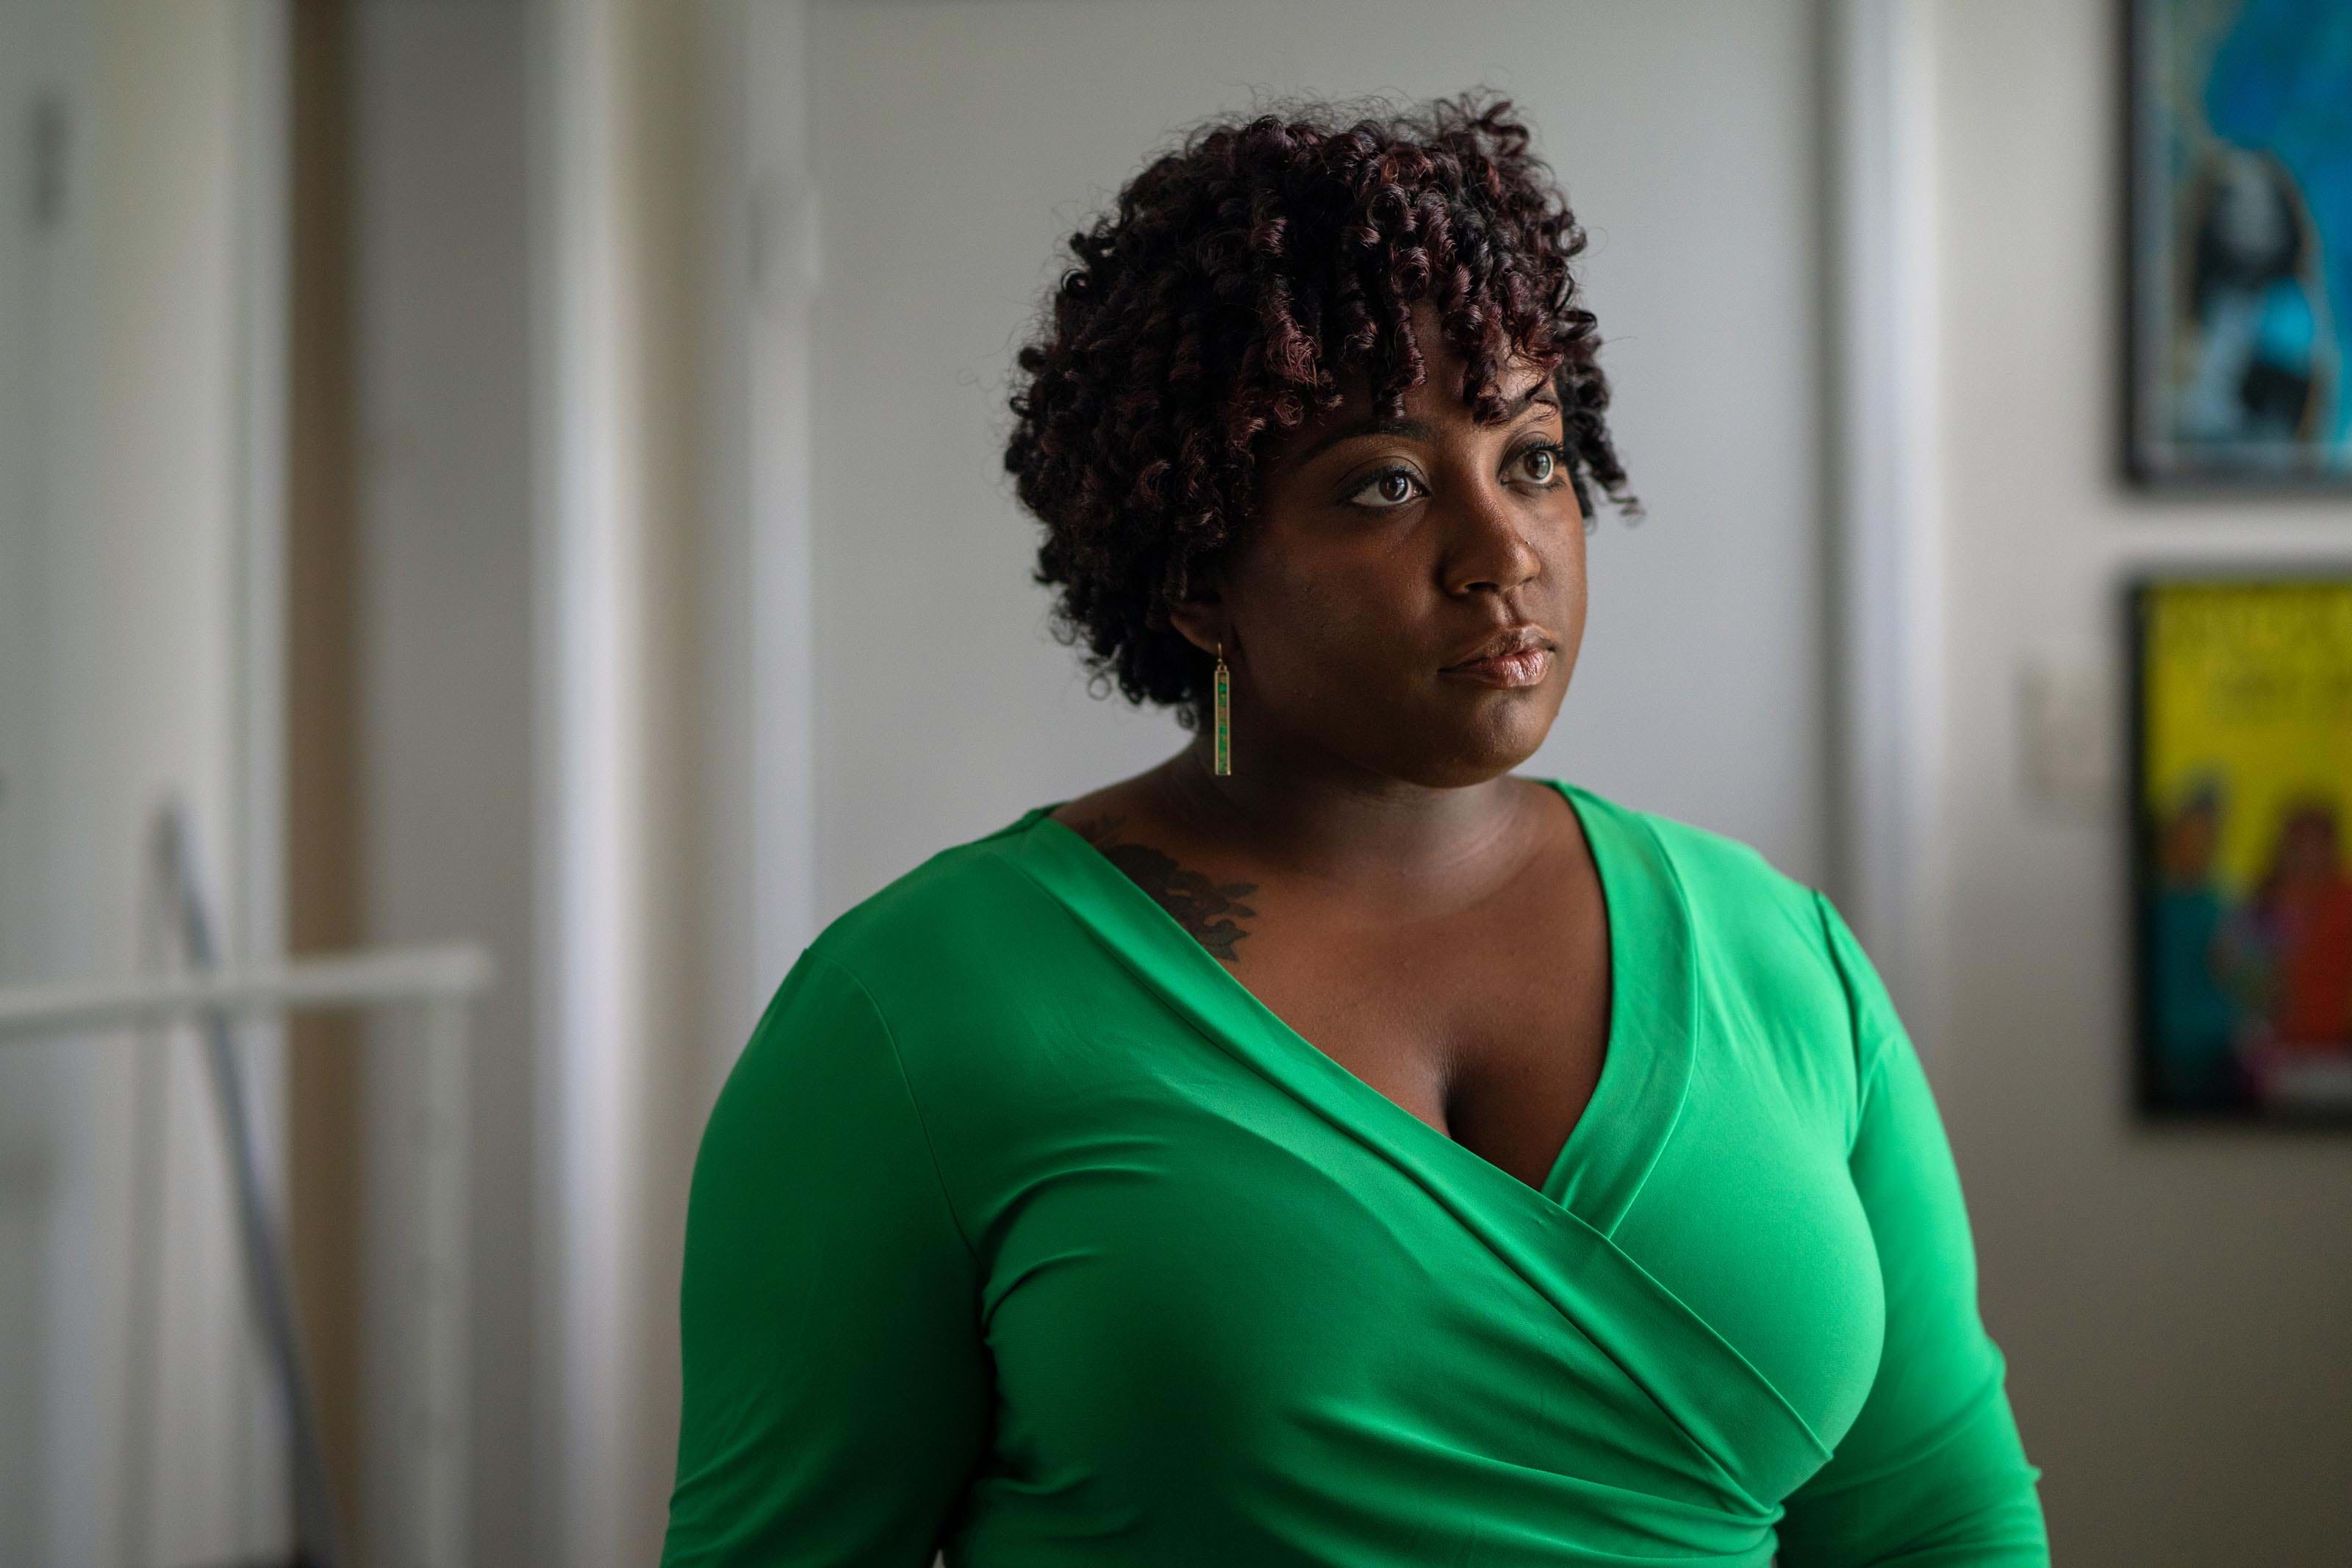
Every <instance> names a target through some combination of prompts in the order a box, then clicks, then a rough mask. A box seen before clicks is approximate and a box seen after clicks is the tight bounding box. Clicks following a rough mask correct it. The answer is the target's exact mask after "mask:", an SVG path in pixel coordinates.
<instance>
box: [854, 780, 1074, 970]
mask: <svg viewBox="0 0 2352 1568" xmlns="http://www.w3.org/2000/svg"><path fill="white" fill-rule="evenodd" d="M1041 814H1042V812H1041V810H1026V811H1024V812H1022V813H1021V815H1020V816H1018V817H1017V818H1015V819H1014V820H1013V821H1009V822H1006V823H1004V824H1003V825H1002V826H1000V827H996V828H992V829H991V830H989V831H986V832H983V833H981V834H979V835H978V836H976V837H973V838H970V839H966V840H963V841H960V842H957V843H952V844H949V845H947V846H946V847H944V848H942V849H940V850H937V851H935V852H932V853H931V854H929V856H927V857H926V858H924V859H923V860H921V861H920V862H917V863H916V864H915V865H913V866H911V867H909V868H908V870H906V871H904V872H902V873H899V874H898V876H896V877H894V878H892V879H891V880H890V881H889V882H887V883H884V884H883V885H882V886H880V887H878V888H877V889H875V890H874V891H873V892H872V893H869V894H866V895H865V896H864V897H862V898H860V899H859V900H858V901H857V902H856V903H855V904H851V905H850V906H849V907H848V908H846V909H844V910H843V911H841V912H840V913H839V914H838V915H835V916H834V917H833V919H832V920H830V921H829V922H827V923H826V925H824V927H823V929H821V930H820V931H819V932H818V933H817V935H816V937H815V939H814V941H812V942H811V943H810V944H809V946H808V950H809V951H810V952H813V953H814V954H815V955H816V956H818V957H820V958H823V959H825V960H828V961H830V962H832V963H834V964H835V965H838V966H839V967H842V968H845V969H847V970H849V971H850V972H851V973H853V974H855V975H856V976H857V977H859V978H860V979H861V980H863V981H865V982H866V985H867V986H868V988H881V987H884V986H886V985H891V984H895V983H896V982H898V981H899V980H901V979H923V980H926V981H937V980H940V979H945V978H948V977H950V975H951V973H952V972H953V971H955V970H957V969H959V968H974V969H979V970H982V971H986V972H999V971H1001V970H1002V969H1003V967H1005V964H1006V962H1007V959H1008V956H1010V955H1016V954H1018V953H1019V952H1020V951H1021V950H1022V948H1023V946H1024V943H1027V942H1030V941H1032V940H1033V939H1034V936H1035V934H1036V930H1037V927H1038V925H1040V923H1041V922H1045V923H1050V922H1051V921H1052V919H1053V905H1052V901H1051V899H1050V897H1049V896H1048V895H1047V894H1045V891H1044V890H1043V889H1042V888H1041V887H1039V886H1038V884H1037V883H1036V882H1035V881H1034V879H1033V878H1032V877H1031V876H1030V875H1029V874H1028V873H1026V872H1024V870H1022V868H1021V863H1020V853H1019V851H1020V847H1021V841H1022V835H1024V833H1026V832H1027V831H1029V830H1030V828H1031V827H1033V826H1034V823H1035V821H1036V819H1037V818H1038V816H1039V815H1041Z"/></svg>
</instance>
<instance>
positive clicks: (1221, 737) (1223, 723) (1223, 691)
mask: <svg viewBox="0 0 2352 1568" xmlns="http://www.w3.org/2000/svg"><path fill="white" fill-rule="evenodd" d="M1233 722H1234V721H1233V701H1232V694H1231V693H1230V692H1229V690H1228V689H1227V676H1226V671H1225V640H1224V639H1223V637H1220V638H1218V639H1217V772H1218V774H1219V776H1220V777H1222V776H1223V775H1224V774H1227V773H1231V772H1232V771H1233V770H1234V757H1233V750H1232V745H1233V742H1232V735H1233Z"/></svg>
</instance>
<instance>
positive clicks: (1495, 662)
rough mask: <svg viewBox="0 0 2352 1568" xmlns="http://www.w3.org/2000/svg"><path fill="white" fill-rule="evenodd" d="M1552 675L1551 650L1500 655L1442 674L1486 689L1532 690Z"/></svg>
mask: <svg viewBox="0 0 2352 1568" xmlns="http://www.w3.org/2000/svg"><path fill="white" fill-rule="evenodd" d="M1550 673H1551V650H1550V649H1549V648H1526V649H1522V650H1521V651H1519V652H1518V653H1498V654H1496V656H1495V657H1493V658H1491V659H1476V660H1473V661H1472V662H1471V663H1469V664H1456V665H1454V667H1453V668H1452V669H1448V670H1440V671H1439V672H1438V674H1441V675H1458V676H1460V677H1461V678H1462V679H1464V680H1465V681H1475V682H1476V683H1477V684H1478V685H1482V686H1532V685H1538V683H1540V682H1541V681H1542V680H1543V678H1544V676H1546V675H1548V674H1550Z"/></svg>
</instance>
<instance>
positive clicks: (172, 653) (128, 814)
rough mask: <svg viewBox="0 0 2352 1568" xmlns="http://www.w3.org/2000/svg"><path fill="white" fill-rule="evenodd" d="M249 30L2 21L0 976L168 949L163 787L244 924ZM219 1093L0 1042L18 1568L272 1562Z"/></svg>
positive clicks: (60, 17)
mask: <svg viewBox="0 0 2352 1568" xmlns="http://www.w3.org/2000/svg"><path fill="white" fill-rule="evenodd" d="M256 20H257V16H256V11H255V7H254V6H253V5H249V4H246V3H242V0H204V3H200V4H193V3H192V4H185V5H152V4H145V3H142V0H110V3H105V4H94V5H64V4H58V5H40V6H38V7H26V8H21V9H20V8H16V7H11V9H10V12H9V16H8V24H9V26H8V29H7V32H6V35H5V37H6V40H7V42H8V43H10V44H16V45H22V44H24V43H25V42H26V38H27V37H28V36H31V37H33V38H34V42H33V44H32V47H31V48H30V50H29V52H27V53H17V52H16V51H15V50H14V49H11V50H10V58H9V59H8V61H7V71H6V75H7V76H8V77H10V78H14V79H12V80H10V81H9V82H8V88H9V89H10V90H9V91H8V94H7V96H6V99H5V112H6V120H5V135H6V141H5V151H6V154H7V159H8V162H7V167H8V169H9V171H10V179H9V182H8V183H7V185H6V187H5V190H6V196H7V203H6V210H5V219H0V222H5V224H6V225H10V228H9V232H8V233H7V235H6V237H5V241H0V289H5V293H0V316H5V317H6V318H7V322H8V325H7V329H6V332H5V343H0V352H5V353H6V354H7V355H8V362H7V363H5V365H0V382H5V383H7V384H9V386H10V402H9V406H8V410H7V413H8V416H9V424H10V429H9V432H8V437H7V441H6V448H5V450H6V458H5V471H0V486H5V490H0V507H5V511H0V534H5V538H6V546H5V553H6V556H7V559H6V561H5V566H0V570H6V571H7V573H8V575H9V579H10V582H9V595H10V600H11V606H10V607H11V608H16V609H24V608H28V607H29V609H30V611H31V612H33V613H34V614H35V615H36V616H37V628H38V630H37V638H35V639H33V641H36V642H37V649H34V650H30V651H28V650H27V649H26V647H25V646H24V645H23V644H22V643H18V642H16V641H14V640H12V641H10V643H8V645H7V648H6V650H5V652H6V653H7V654H8V655H9V656H10V658H11V659H12V661H13V660H15V659H16V658H17V657H19V656H29V657H30V660H31V662H30V663H29V664H16V665H15V666H14V667H12V669H11V671H10V680H9V695H10V701H9V703H8V705H7V706H6V707H5V711H0V727H5V732H0V757H5V762H6V772H7V774H8V776H9V785H10V787H9V797H8V803H7V804H6V806H5V808H0V809H5V810H6V811H8V812H9V813H11V814H12V817H13V818H14V821H12V823H11V825H10V829H9V831H10V833H11V835H12V836H13V842H14V850H12V852H11V855H10V857H9V859H8V860H7V862H6V867H7V870H8V872H9V873H10V879H9V881H8V882H7V883H6V884H5V885H0V905H5V909H0V930H5V932H6V933H7V936H8V938H9V940H7V942H6V943H5V949H6V950H5V954H0V974H5V977H7V978H10V979H22V978H26V977H29V976H33V975H39V976H43V977H49V978H58V977H68V976H71V977H98V976H105V977H114V976H119V975H121V974H124V973H126V972H128V971H130V970H131V969H133V968H134V967H138V966H140V965H141V964H142V962H145V961H149V960H151V959H152V956H154V952H153V948H152V946H151V944H150V943H149V942H148V940H147V939H146V938H145V936H143V934H142V924H141V915H142V883H143V879H144V876H145V873H146V862H145V853H146V845H147V842H148V837H147V835H148V832H149V828H150V817H151V813H152V810H154V808H155V806H156V805H157V804H158V803H159V802H160V801H161V800H163V799H164V798H165V797H167V796H176V797H178V798H179V799H181V800H184V802H185V803H186V804H187V806H188V808H189V810H190V813H191V821H192V825H193V827H194V831H195V834H196V841H197V844H198V848H199V851H200V852H201V854H202V856H203V858H204V862H205V871H206V873H207V884H208V891H209V893H210V894H211V895H212V898H213V901H214V908H215V917H216V921H215V923H216V927H217V928H218V929H220V930H222V931H223V932H224V933H225V934H226V936H227V937H228V939H229V941H230V944H231V946H232V950H234V948H235V946H236V944H237V940H238V936H237V934H238V933H239V932H240V931H241V930H244V929H247V927H248V926H249V925H250V919H249V917H250V916H251V915H252V914H253V912H254V910H255V909H256V907H257V902H256V895H257V890H255V889H254V888H253V887H251V886H250V885H249V884H248V883H247V879H246V878H245V877H244V876H243V875H242V874H241V873H242V870H243V865H242V860H241V854H242V846H243V840H242V838H241V833H242V831H243V829H244V827H245V823H246V818H245V803H246V802H245V791H244V789H243V780H244V779H245V778H246V770H247V760H248V759H247V758H245V757H243V756H242V755H241V754H240V745H241V737H245V736H247V734H248V733H249V731H248V727H247V721H248V717H249V716H248V715H247V713H245V712H244V711H243V709H242V706H241V692H242V687H241V685H240V681H241V669H242V665H241V661H242V659H243V658H244V653H243V652H242V647H243V639H244V637H245V636H246V634H247V631H248V630H249V628H248V627H247V624H246V622H245V620H244V615H245V608H244V605H243V601H242V598H241V596H240V593H239V591H238V586H237V585H238V572H239V566H240V562H241V561H243V560H244V559H246V556H247V543H248V540H247V535H246V532H245V527H246V517H247V513H246V510H245V508H246V507H247V505H248V504H249V502H250V499H251V494H252V493H251V490H250V488H249V486H248V483H247V482H248V480H249V479H250V477H251V476H250V475H249V474H247V472H245V471H244V469H243V468H242V466H241V464H242V461H243V455H244V450H245V442H246V439H247V428H246V425H245V423H244V421H245V417H246V414H247V412H248V411H247V406H246V404H245V403H244V402H242V400H241V397H240V392H242V390H243V389H244V388H245V386H246V385H247V383H246V382H244V381H243V380H242V379H241V375H242V371H244V369H245V362H244V358H243V356H244V355H245V353H246V349H247V345H246V339H245V332H246V330H247V327H248V326H249V325H250V323H249V320H248V319H247V316H246V314H245V312H244V308H243V304H242V301H241V297H240V291H239V287H238V279H239V277H240V276H241V275H240V272H239V262H240V253H241V247H242V246H243V245H244V243H245V241H246V230H245V229H244V227H243V226H242V225H244V223H245V222H246V219H247V211H248V209H247V201H248V197H249V193H248V192H247V189H246V188H245V187H244V186H243V185H242V184H241V183H240V180H239V177H238V175H239V169H240V166H241V162H240V154H241V151H242V147H243V137H244V135H245V133H246V131H247V123H246V120H245V115H246V111H247V107H248V103H247V99H246V98H245V96H244V92H245V88H246V86H247V82H246V79H245V74H244V73H245V70H246V67H247V62H248V60H249V58H250V56H249V54H248V49H249V47H250V45H251V43H252V40H253V36H254V35H253V34H252V32H251V31H250V30H249V29H250V28H251V27H252V26H253V25H254V23H255V22H256ZM20 29H27V30H29V33H28V31H26V30H20ZM27 66H31V67H33V68H32V69H24V68H25V67H27ZM28 86H37V87H46V88H49V89H55V90H58V92H60V93H61V94H62V98H63V101H64V102H65V103H66V104H67V106H68V120H67V136H68V141H67V149H68V151H67V159H66V169H65V179H64V181H63V185H62V190H63V198H64V204H63V206H62V208H61V209H60V212H59V214H58V218H57V220H56V222H55V223H54V224H53V225H50V226H48V227H47V228H46V229H44V230H42V231H41V232H39V233H38V234H34V235H28V234H26V232H25V231H24V230H23V229H21V228H19V227H17V226H16V225H22V224H23V223H24V222H25V219H26V213H27V211H28V207H27V204H26V202H25V200H24V199H23V198H24V194H25V193H24V192H23V191H22V190H21V188H20V186H19V185H18V184H17V183H16V174H17V172H19V171H21V170H23V169H25V168H26V167H27V164H26V162H20V159H19V155H20V154H21V153H23V152H25V151H26V149H25V146H24V143H23V142H22V141H20V140H19V138H20V137H21V135H22V132H23V128H24V127H25V125H26V118H24V117H23V111H24V110H26V100H25V98H24V97H23V96H22V95H23V92H24V91H25V89H26V88H27V87H28ZM26 311H29V312H31V317H30V320H29V322H28V320H27V318H26V315H25V314H24V313H25V312H26ZM28 345H29V346H28ZM20 377H21V378H22V379H19V378H20ZM19 573H22V574H23V575H21V576H20V575H19ZM28 672H29V674H28ZM35 813H37V815H35ZM28 818H29V819H30V825H29V826H27V825H26V822H27V819H28ZM28 843H29V844H31V845H32V846H34V848H33V852H32V853H30V854H29V855H26V854H24V853H21V852H22V851H24V850H25V849H26V845H27V844H28ZM207 1096H208V1090H207V1086H206V1083H205V1079H204V1077H203V1075H202V1074H201V1072H200V1071H198V1063H197V1060H196V1057H195V1055H194V1045H193V1042H192V1041H191V1040H188V1039H187V1038H184V1037H176V1038H172V1039H170V1040H169V1041H168V1048H158V1047H157V1046H154V1045H152V1044H148V1045H142V1044H141V1043H140V1042H138V1041H135V1040H129V1039H123V1038H113V1039H104V1040H89V1041H80V1042H74V1043H72V1044H66V1043H59V1044H57V1045H42V1046H37V1047H20V1046H0V1172H5V1174H0V1213H5V1219H0V1248H5V1249H6V1251H5V1255H4V1256H0V1278H5V1279H6V1280H7V1281H9V1282H10V1287H9V1290H8V1291H7V1296H8V1308H7V1310H8V1311H9V1312H10V1313H11V1317H10V1319H9V1321H8V1322H7V1323H6V1327H7V1329H8V1330H9V1331H11V1332H10V1333H9V1336H8V1339H7V1342H6V1343H5V1347H0V1366H5V1369H6V1370H5V1374H0V1396H5V1398H6V1399H7V1400H8V1401H9V1404H8V1406H7V1408H6V1412H5V1417H0V1473H5V1474H6V1475H8V1476H9V1477H10V1478H11V1480H10V1481H9V1482H5V1483H0V1558H5V1559H6V1560H8V1561H11V1562H16V1561H23V1562H40V1563H59V1564H83V1563H89V1564H98V1563H109V1564H111V1563H134V1564H141V1565H144V1564H147V1563H153V1562H162V1561H168V1562H191V1561H201V1560H207V1559H211V1560H220V1559H226V1558H231V1557H236V1556H239V1555H242V1554H245V1553H248V1552H261V1551H268V1550H270V1549H272V1548H273V1547H282V1545H283V1535H284V1532H283V1529H282V1512H281V1511H280V1510H279V1508H278V1506H277V1504H276V1503H275V1502H274V1500H273V1498H274V1495H275V1494H276V1491H277V1488H276V1479H275V1478H274V1477H273V1476H272V1475H271V1474H270V1473H268V1458H267V1454H268V1449H267V1448H266V1447H265V1446H264V1444H263V1443H262V1441H261V1440H260V1439H261V1437H262V1436H263V1434H264V1432H265V1430H266V1427H267V1425H268V1423H267V1420H266V1417H265V1416H264V1415H263V1412H264V1411H265V1410H266V1408H267V1404H268V1399H269V1390H268V1382H267V1380H266V1378H265V1377H264V1376H263V1375H261V1369H260V1366H259V1363H258V1360H257V1356H256V1354H254V1347H253V1342H252V1340H251V1337H250V1334H249V1332H248V1322H249V1320H248V1318H247V1309H246V1302H245V1297H244V1287H243V1281H242V1280H241V1278H240V1276H239V1274H238V1271H237V1266H236V1250H235V1248H234V1246H233V1238H232V1232H231V1229H230V1209H229V1203H228V1185H227V1176H226V1170H225V1168H224V1166H223V1164H222V1161H221V1157H220V1152H219V1148H218V1142H217V1138H216V1135H215V1124H214V1117H213V1111H212V1106H211V1103H210V1101H209V1099H208V1097H207ZM19 1287H26V1288H27V1289H28V1291H35V1292H37V1296H36V1295H32V1294H28V1293H20V1291H19ZM28 1304H31V1305H32V1307H33V1312H32V1321H31V1322H30V1323H29V1325H28V1324H27V1323H26V1322H25V1321H24V1318H23V1316H22V1314H23V1312H24V1309H25V1308H26V1306H27V1305H28ZM28 1329H29V1332H27V1331H28ZM19 1336H23V1337H19ZM26 1358H29V1364H30V1365H31V1366H32V1367H34V1368H37V1379H38V1386H37V1388H35V1389H32V1390H30V1397H29V1398H26V1395H27V1392H28V1390H27V1385H26V1382H25V1381H24V1380H23V1379H22V1378H21V1377H20V1375H19V1373H20V1370H21V1369H22V1368H23V1367H24V1366H25V1365H26ZM19 1399H26V1403H25V1404H24V1405H21V1406H20V1405H19V1404H17V1403H16V1401H18V1400H19ZM16 1478H28V1479H29V1481H30V1483H31V1485H30V1487H28V1488H20V1487H19V1486H18V1485H16V1484H15V1482H16ZM34 1489H37V1490H34Z"/></svg>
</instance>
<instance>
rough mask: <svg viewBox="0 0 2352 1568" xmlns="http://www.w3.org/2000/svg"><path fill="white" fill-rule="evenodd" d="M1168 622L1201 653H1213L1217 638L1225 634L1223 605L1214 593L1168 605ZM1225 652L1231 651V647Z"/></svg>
mask: <svg viewBox="0 0 2352 1568" xmlns="http://www.w3.org/2000/svg"><path fill="white" fill-rule="evenodd" d="M1168 624H1170V625H1171V626H1173V627H1175V628H1176V630H1177V631H1178V632H1181V633H1182V634H1183V637H1184V640H1185V641H1186V642H1188V643H1192V646H1194V647H1195V648H1198V649H1200V650H1201V652H1202V653H1215V652H1216V651H1217V640H1218V639H1219V638H1221V637H1223V636H1224V635H1225V607H1224V604H1223V601H1220V600H1219V599H1218V598H1217V597H1216V596H1215V595H1214V594H1212V595H1210V596H1209V597H1208V598H1206V599H1188V600H1185V601H1183V602H1181V603H1179V604H1172V605H1171V606H1169V609H1168ZM1225 652H1226V653H1232V652H1233V649H1232V647H1231V646H1228V647H1227V648H1226V649H1225Z"/></svg>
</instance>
